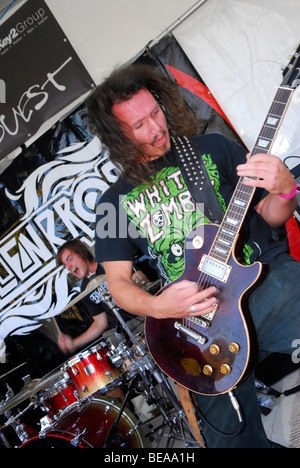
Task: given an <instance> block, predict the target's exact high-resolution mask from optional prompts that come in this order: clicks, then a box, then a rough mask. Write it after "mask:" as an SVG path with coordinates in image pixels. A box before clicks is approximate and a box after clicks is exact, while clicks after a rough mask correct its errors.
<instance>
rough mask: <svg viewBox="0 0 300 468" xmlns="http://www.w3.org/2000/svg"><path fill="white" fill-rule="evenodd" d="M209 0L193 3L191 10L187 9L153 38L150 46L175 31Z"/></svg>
mask: <svg viewBox="0 0 300 468" xmlns="http://www.w3.org/2000/svg"><path fill="white" fill-rule="evenodd" d="M207 1H208V0H199V1H198V2H197V3H195V5H193V6H192V7H191V8H190V9H189V10H187V11H186V12H185V13H184V14H183V15H182V16H180V17H179V18H178V19H177V20H176V21H174V23H172V24H171V25H170V26H169V27H168V28H167V29H165V31H164V32H163V33H161V34H160V35H159V36H158V37H157V38H156V39H153V40H152V41H151V42H149V44H148V47H149V48H151V47H153V46H154V45H155V44H157V43H158V42H159V41H160V40H161V39H163V38H164V37H165V36H167V35H168V34H169V33H170V32H172V31H174V29H176V28H177V27H178V26H179V25H180V24H181V23H183V22H184V21H185V20H186V19H187V18H189V17H190V16H191V15H192V14H193V13H194V12H195V11H196V10H198V8H200V7H201V6H202V5H204V3H206V2H207Z"/></svg>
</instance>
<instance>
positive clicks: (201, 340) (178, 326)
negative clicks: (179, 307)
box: [174, 322, 208, 344]
mask: <svg viewBox="0 0 300 468" xmlns="http://www.w3.org/2000/svg"><path fill="white" fill-rule="evenodd" d="M174 327H175V328H176V330H179V331H180V332H182V333H184V334H185V335H187V336H189V337H190V338H192V339H193V340H195V341H197V342H198V343H200V344H205V343H206V342H207V341H208V340H207V338H205V337H204V336H203V335H200V333H197V332H196V331H194V330H191V329H190V328H188V327H186V326H185V325H183V324H182V323H180V322H175V323H174Z"/></svg>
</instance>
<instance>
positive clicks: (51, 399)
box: [41, 379, 78, 417]
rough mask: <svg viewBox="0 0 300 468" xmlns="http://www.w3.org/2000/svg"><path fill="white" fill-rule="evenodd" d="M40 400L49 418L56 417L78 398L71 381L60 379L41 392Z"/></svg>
mask: <svg viewBox="0 0 300 468" xmlns="http://www.w3.org/2000/svg"><path fill="white" fill-rule="evenodd" d="M41 399H42V401H43V404H44V406H45V407H46V408H47V409H48V410H49V412H50V414H51V416H55V417H56V416H57V415H58V414H59V413H60V411H62V410H64V409H65V408H66V407H68V406H70V405H72V404H73V403H75V402H76V401H78V396H77V394H76V390H75V388H74V386H73V384H72V383H71V381H70V380H69V379H62V380H60V381H58V382H55V383H54V384H53V385H52V386H51V387H48V388H46V389H45V390H43V393H42V394H41Z"/></svg>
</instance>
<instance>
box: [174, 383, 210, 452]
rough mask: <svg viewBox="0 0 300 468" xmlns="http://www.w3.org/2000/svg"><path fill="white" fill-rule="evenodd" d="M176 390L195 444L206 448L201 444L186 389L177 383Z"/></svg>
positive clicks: (201, 440)
mask: <svg viewBox="0 0 300 468" xmlns="http://www.w3.org/2000/svg"><path fill="white" fill-rule="evenodd" d="M177 389H178V395H179V399H180V401H181V406H182V407H183V409H184V412H185V414H186V417H187V420H188V422H189V425H190V426H191V429H192V431H193V433H194V436H195V439H196V440H197V442H199V444H200V446H201V447H202V448H206V447H205V444H204V442H203V439H202V436H201V433H200V429H199V425H198V421H197V418H196V416H195V412H194V408H193V405H192V402H191V399H190V394H189V391H188V389H187V388H185V387H183V386H182V385H180V384H179V383H177Z"/></svg>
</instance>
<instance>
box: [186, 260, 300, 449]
mask: <svg viewBox="0 0 300 468" xmlns="http://www.w3.org/2000/svg"><path fill="white" fill-rule="evenodd" d="M249 308H250V311H251V315H252V318H253V321H254V324H255V327H256V331H257V338H258V346H259V358H261V359H262V358H263V357H265V355H267V354H270V353H275V352H278V353H284V354H290V355H291V354H292V353H293V351H295V349H294V348H293V341H294V340H297V339H298V340H299V339H300V263H298V262H296V261H294V260H291V261H289V262H287V263H286V264H284V265H282V266H281V267H280V268H278V269H276V270H274V271H272V272H270V273H269V274H268V276H267V278H266V279H265V280H264V282H263V283H262V284H261V285H260V286H259V287H258V288H257V289H255V290H254V292H253V293H252V294H251V296H250V298H249ZM254 381H255V379H254V373H252V374H251V375H250V376H249V377H248V379H247V380H246V381H245V382H243V383H242V384H241V385H239V387H238V388H237V389H236V390H235V391H234V393H235V395H236V396H237V398H238V400H239V403H240V407H241V409H242V413H243V418H244V423H245V425H244V429H243V431H242V432H241V433H240V434H239V435H237V436H235V437H225V436H223V435H220V434H217V433H216V432H215V431H214V430H213V429H211V428H210V427H209V426H208V425H207V424H206V423H205V422H204V421H202V423H203V436H204V438H205V440H206V443H207V447H208V448H225V447H227V448H271V447H272V446H273V445H272V443H271V442H270V441H269V440H268V439H267V436H266V434H265V431H264V428H263V424H262V420H261V413H260V408H259V405H258V402H257V395H256V389H255V384H254ZM194 396H195V399H196V402H197V405H198V406H199V408H200V409H201V411H202V412H203V414H204V416H205V418H206V419H207V420H208V421H209V422H210V424H211V425H212V426H213V427H215V428H217V429H218V430H220V431H222V432H224V433H226V434H231V433H234V432H235V430H236V429H237V428H238V420H237V417H236V413H235V410H234V409H233V407H232V405H231V402H230V400H229V397H228V395H227V394H226V395H219V396H216V397H206V396H202V395H196V394H194Z"/></svg>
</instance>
